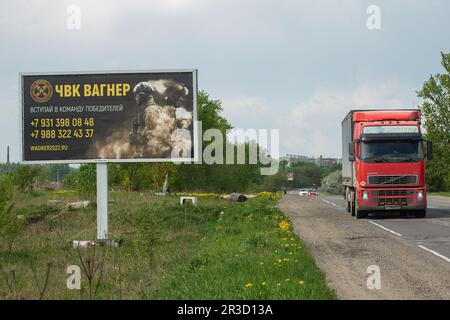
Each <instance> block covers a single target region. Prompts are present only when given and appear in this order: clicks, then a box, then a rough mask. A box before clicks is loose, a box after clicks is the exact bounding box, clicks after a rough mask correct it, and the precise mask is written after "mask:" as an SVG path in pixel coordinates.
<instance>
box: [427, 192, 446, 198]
mask: <svg viewBox="0 0 450 320" xmlns="http://www.w3.org/2000/svg"><path fill="white" fill-rule="evenodd" d="M428 195H430V196H444V197H450V192H449V191H447V192H428Z"/></svg>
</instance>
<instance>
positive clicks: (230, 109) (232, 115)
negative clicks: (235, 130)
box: [222, 96, 269, 126]
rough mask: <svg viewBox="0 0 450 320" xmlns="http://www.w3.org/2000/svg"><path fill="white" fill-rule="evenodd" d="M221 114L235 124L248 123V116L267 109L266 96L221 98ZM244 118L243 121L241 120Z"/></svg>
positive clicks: (253, 115) (251, 116) (258, 113)
mask: <svg viewBox="0 0 450 320" xmlns="http://www.w3.org/2000/svg"><path fill="white" fill-rule="evenodd" d="M222 107H223V115H224V116H225V117H226V118H227V119H228V120H229V121H231V123H232V124H234V125H235V126H238V125H240V124H241V123H242V124H244V123H246V124H249V123H251V122H249V121H248V119H249V118H253V117H255V116H257V115H260V114H262V113H265V112H267V111H268V110H269V105H268V102H267V100H266V98H264V97H262V96H238V97H232V98H229V99H227V98H225V99H223V100H222ZM243 120H244V121H243Z"/></svg>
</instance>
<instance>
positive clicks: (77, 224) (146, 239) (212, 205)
mask: <svg viewBox="0 0 450 320" xmlns="http://www.w3.org/2000/svg"><path fill="white" fill-rule="evenodd" d="M110 197H111V198H112V199H113V200H114V203H113V204H111V205H110V232H111V238H114V239H121V240H123V244H122V245H121V246H120V247H117V248H116V247H97V248H95V247H94V248H95V251H94V248H90V249H82V250H80V255H79V254H78V251H77V250H76V249H73V248H72V247H71V242H72V240H74V239H78V240H88V239H93V238H95V226H96V225H95V223H96V215H95V207H93V206H91V207H88V208H86V209H81V210H75V211H62V210H61V211H60V212H57V213H55V212H54V210H53V208H52V210H45V215H44V214H42V211H44V210H43V209H42V208H43V207H42V206H43V204H45V203H47V201H48V200H49V199H54V198H57V199H64V200H65V199H66V198H67V199H71V200H73V199H75V196H74V195H73V194H71V193H67V194H64V193H62V194H51V193H44V194H39V195H35V197H34V198H32V199H30V198H26V197H23V196H19V197H18V198H17V199H20V201H21V202H20V206H18V207H17V208H16V209H15V210H18V212H22V213H23V212H26V213H27V214H29V215H33V211H34V210H35V209H36V210H38V211H39V210H40V211H39V212H40V214H41V215H44V218H43V219H41V220H39V221H38V222H34V221H32V222H29V223H28V225H27V227H26V228H25V230H24V232H23V233H22V234H21V236H20V237H19V238H18V239H17V240H16V241H15V243H14V245H13V246H12V250H11V251H10V250H9V248H8V246H7V245H6V243H5V242H3V241H2V242H1V243H0V265H1V269H2V274H1V278H0V297H1V298H7V299H11V298H12V299H14V298H24V299H36V298H39V291H42V288H43V287H44V285H45V283H46V285H45V293H44V294H43V295H42V297H43V298H44V299H49V298H50V299H88V298H95V299H334V298H335V295H334V293H333V292H331V291H330V290H329V289H328V288H327V286H326V284H325V279H324V275H323V274H322V273H321V272H320V270H318V268H317V267H316V265H315V263H314V261H313V259H312V257H311V255H310V254H309V252H308V251H307V250H306V249H305V248H304V245H303V243H302V242H301V241H300V240H299V239H298V238H297V237H296V236H295V235H294V234H293V232H292V229H291V225H290V222H289V221H288V220H287V217H286V215H284V214H283V213H281V212H280V211H279V209H278V208H277V207H276V199H275V198H274V197H273V196H270V195H262V196H260V197H257V198H254V199H250V200H249V201H247V202H244V203H231V202H229V201H227V200H223V199H220V198H218V197H215V196H210V197H209V196H203V197H200V199H199V204H198V205H197V206H191V205H187V206H180V205H179V204H178V198H176V197H156V196H152V195H150V194H141V193H123V192H117V193H111V195H110ZM80 256H81V258H80ZM82 262H84V263H85V264H92V265H94V266H96V267H97V266H98V272H97V273H96V274H95V275H94V276H93V277H92V278H93V279H92V283H91V285H89V281H88V280H87V277H86V274H85V273H82V278H81V279H82V281H81V290H69V289H67V286H66V281H67V277H68V274H67V267H68V266H70V265H78V266H80V267H82ZM48 268H50V273H49V277H48V281H47V282H46V281H45V278H46V273H47V270H48ZM99 279H100V280H99ZM97 284H98V285H97Z"/></svg>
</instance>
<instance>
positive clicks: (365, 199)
mask: <svg viewBox="0 0 450 320" xmlns="http://www.w3.org/2000/svg"><path fill="white" fill-rule="evenodd" d="M361 194H362V199H363V200H364V201H368V200H369V194H368V193H367V191H362V192H361Z"/></svg>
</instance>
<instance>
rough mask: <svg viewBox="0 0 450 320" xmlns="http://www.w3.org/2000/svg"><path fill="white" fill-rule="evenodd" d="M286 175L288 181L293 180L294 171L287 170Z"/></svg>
mask: <svg viewBox="0 0 450 320" xmlns="http://www.w3.org/2000/svg"><path fill="white" fill-rule="evenodd" d="M286 176H287V180H288V181H294V173H293V172H288V173H287V174H286Z"/></svg>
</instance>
